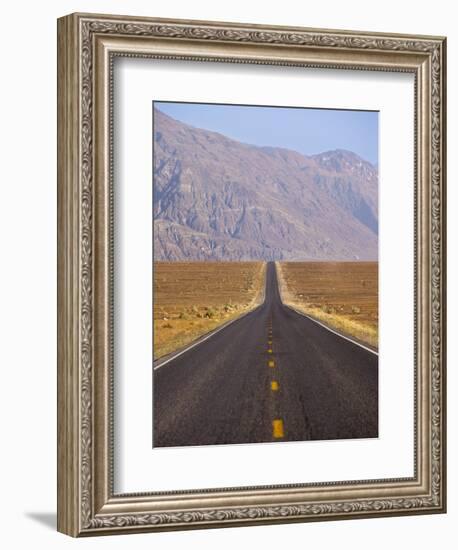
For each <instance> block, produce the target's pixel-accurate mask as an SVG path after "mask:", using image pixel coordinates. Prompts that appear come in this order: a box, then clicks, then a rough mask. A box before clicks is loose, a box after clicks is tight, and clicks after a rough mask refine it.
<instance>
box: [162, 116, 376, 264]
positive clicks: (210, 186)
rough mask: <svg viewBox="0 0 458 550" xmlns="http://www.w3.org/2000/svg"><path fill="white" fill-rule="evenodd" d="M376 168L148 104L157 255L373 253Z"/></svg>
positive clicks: (336, 256)
mask: <svg viewBox="0 0 458 550" xmlns="http://www.w3.org/2000/svg"><path fill="white" fill-rule="evenodd" d="M377 181H378V176H377V170H376V168H375V167H374V166H372V165H371V164H370V163H368V162H366V161H364V160H363V159H361V158H360V157H358V156H357V155H356V154H354V153H351V152H349V151H344V150H336V151H329V152H326V153H321V154H319V155H313V156H305V155H302V154H300V153H297V152H295V151H289V150H286V149H281V148H276V147H257V146H253V145H247V144H244V143H240V142H238V141H235V140H232V139H229V138H227V137H226V136H223V135H221V134H218V133H215V132H210V131H207V130H202V129H198V128H194V127H191V126H189V125H186V124H184V123H182V122H179V121H177V120H174V119H173V118H171V117H169V116H167V115H165V114H164V113H162V112H160V111H159V110H157V109H155V111H154V174H153V185H154V214H153V216H154V224H153V225H154V258H155V260H169V261H173V260H190V261H191V260H226V261H227V260H369V259H370V260H374V259H377V248H378V244H377V243H378V237H377V233H378V206H377V197H378V191H377Z"/></svg>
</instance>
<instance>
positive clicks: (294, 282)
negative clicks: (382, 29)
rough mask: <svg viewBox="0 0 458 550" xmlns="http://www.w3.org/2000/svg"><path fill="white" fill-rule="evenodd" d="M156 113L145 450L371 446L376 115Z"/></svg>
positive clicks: (184, 106)
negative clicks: (334, 443) (149, 424)
mask: <svg viewBox="0 0 458 550" xmlns="http://www.w3.org/2000/svg"><path fill="white" fill-rule="evenodd" d="M152 111H153V116H152V131H153V150H152V155H153V159H152V165H153V175H152V185H153V205H152V210H153V212H152V218H153V220H152V222H153V223H152V231H153V311H152V315H153V356H154V363H153V383H152V391H153V411H152V415H153V434H152V436H153V442H152V444H153V448H158V447H182V446H200V445H220V444H250V443H252V444H253V443H268V442H287V441H312V440H315V441H316V440H321V441H323V440H342V439H346V440H349V439H367V438H377V437H378V435H379V422H378V419H379V400H378V389H379V374H378V343H379V342H378V315H379V311H378V303H379V292H378V274H379V263H378V260H379V239H378V202H379V201H378V197H379V188H378V186H379V176H378V167H379V136H378V134H379V113H378V111H366V110H343V109H328V108H327V109H320V108H309V107H306V106H304V107H298V106H293V107H291V106H282V105H272V106H271V105H269V106H265V105H235V104H213V103H191V102H189V103H187V102H174V101H153V108H152Z"/></svg>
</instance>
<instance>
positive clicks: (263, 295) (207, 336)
mask: <svg viewBox="0 0 458 550" xmlns="http://www.w3.org/2000/svg"><path fill="white" fill-rule="evenodd" d="M265 277H266V279H265V280H264V289H263V294H262V297H261V303H260V304H258V305H257V306H256V307H255V308H253V309H250V311H246V312H245V313H242V315H240V316H239V317H236V318H235V319H232V320H231V321H228V322H227V323H224V325H222V326H220V327H219V328H216V329H214V330H212V331H211V332H209V333H208V334H207V335H206V336H203V337H201V338H199V339H198V340H197V341H195V342H194V343H192V344H191V345H190V346H188V347H187V348H185V349H182V350H181V351H179V352H178V353H176V354H175V355H172V357H169V358H168V359H165V361H163V362H162V363H159V365H156V366H153V370H157V369H160V368H161V367H163V366H164V365H167V363H170V361H173V360H174V359H176V358H177V357H180V355H183V353H186V352H187V351H189V350H190V349H192V348H195V347H196V346H198V345H199V344H202V342H205V340H208V339H209V338H211V337H212V336H214V335H215V334H217V333H218V332H220V331H221V330H223V329H225V328H227V327H228V326H229V325H232V323H235V321H239V320H240V319H243V318H244V317H246V316H247V315H249V314H250V313H252V312H253V311H256V310H257V309H258V308H259V307H261V306H262V304H263V303H264V302H265V301H266V284H267V283H266V281H267V267H266V272H265Z"/></svg>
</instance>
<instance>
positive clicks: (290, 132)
mask: <svg viewBox="0 0 458 550" xmlns="http://www.w3.org/2000/svg"><path fill="white" fill-rule="evenodd" d="M154 105H155V107H157V108H158V109H159V110H161V111H162V112H164V113H166V114H168V115H170V116H171V117H173V118H176V119H178V120H181V121H182V122H185V123H186V124H191V125H192V126H196V127H197V128H204V129H206V130H212V131H214V132H220V133H221V134H224V135H226V136H228V137H231V138H233V139H236V140H238V141H242V142H244V143H251V144H253V145H270V146H274V147H285V148H287V149H293V150H294V151H299V152H300V153H303V154H305V155H313V154H315V153H322V152H323V151H329V150H333V149H348V150H349V151H353V152H354V153H356V154H358V155H359V156H361V157H362V158H363V159H366V160H368V161H369V162H372V163H373V164H376V163H378V112H374V111H342V110H334V109H305V108H304V109H303V108H291V107H256V106H243V105H219V104H208V103H173V102H157V101H155V102H154Z"/></svg>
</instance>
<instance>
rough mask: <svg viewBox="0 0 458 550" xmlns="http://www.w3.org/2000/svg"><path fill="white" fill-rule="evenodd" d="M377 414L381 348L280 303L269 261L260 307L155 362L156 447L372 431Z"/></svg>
mask: <svg viewBox="0 0 458 550" xmlns="http://www.w3.org/2000/svg"><path fill="white" fill-rule="evenodd" d="M377 419H378V356H377V354H375V353H373V352H371V351H370V350H368V349H365V348H363V347H361V346H359V345H358V344H356V343H354V342H352V341H350V340H348V339H345V338H343V337H341V336H340V335H338V334H335V333H334V332H332V331H330V330H328V329H326V328H324V327H322V326H320V325H319V324H318V323H316V322H314V321H313V320H311V319H309V318H308V317H306V316H304V315H301V314H299V313H297V312H295V311H294V310H292V309H291V308H289V307H288V306H285V305H284V304H283V303H282V301H281V297H280V292H279V290H278V283H277V274H276V269H275V264H274V263H272V262H270V263H268V264H267V273H266V288H265V300H264V303H263V304H262V305H260V306H259V307H257V308H256V309H255V310H253V311H251V312H250V313H248V314H247V315H245V316H243V317H241V318H240V319H238V320H236V321H234V322H232V323H231V324H229V325H228V326H226V327H225V328H223V329H222V330H220V331H218V332H216V333H215V334H213V335H212V336H210V337H209V338H207V339H206V340H204V341H202V342H201V343H199V344H197V345H195V346H194V347H190V348H189V349H188V350H187V351H185V352H184V353H182V354H181V355H178V356H176V357H175V358H172V359H171V360H170V361H168V362H166V363H165V362H163V363H162V364H161V363H160V362H159V363H158V365H156V366H155V367H154V378H153V424H154V428H153V445H154V447H169V446H182V445H215V444H221V443H256V442H267V441H304V440H325V439H352V438H371V437H377V435H378V421H377Z"/></svg>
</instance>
